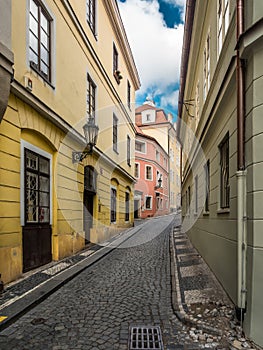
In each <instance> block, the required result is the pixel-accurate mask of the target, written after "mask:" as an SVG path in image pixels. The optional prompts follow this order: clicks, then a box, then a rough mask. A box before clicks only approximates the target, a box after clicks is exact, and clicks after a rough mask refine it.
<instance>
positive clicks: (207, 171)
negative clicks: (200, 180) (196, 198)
mask: <svg viewBox="0 0 263 350" xmlns="http://www.w3.org/2000/svg"><path fill="white" fill-rule="evenodd" d="M204 171H205V211H206V212H209V201H210V198H209V197H210V161H209V160H208V161H207V163H206V165H205V167H204Z"/></svg>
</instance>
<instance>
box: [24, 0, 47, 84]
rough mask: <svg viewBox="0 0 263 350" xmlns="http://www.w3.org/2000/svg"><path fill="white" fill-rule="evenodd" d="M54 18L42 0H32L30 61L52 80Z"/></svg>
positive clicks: (36, 69)
mask: <svg viewBox="0 0 263 350" xmlns="http://www.w3.org/2000/svg"><path fill="white" fill-rule="evenodd" d="M51 22H52V18H51V16H50V15H49V13H48V12H47V10H46V9H45V7H44V6H43V4H42V2H41V1H40V0H30V14H29V61H30V67H31V68H33V69H34V70H35V71H37V73H38V74H39V75H41V76H42V78H44V79H45V80H46V81H48V82H51Z"/></svg>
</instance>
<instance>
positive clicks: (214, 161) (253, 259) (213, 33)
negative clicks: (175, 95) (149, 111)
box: [177, 0, 263, 345]
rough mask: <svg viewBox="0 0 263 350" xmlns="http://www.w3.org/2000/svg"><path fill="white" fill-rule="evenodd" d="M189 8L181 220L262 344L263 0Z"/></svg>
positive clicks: (225, 0) (200, 2)
mask: <svg viewBox="0 0 263 350" xmlns="http://www.w3.org/2000/svg"><path fill="white" fill-rule="evenodd" d="M186 9H187V10H186V22H185V36H184V45H183V51H182V52H183V55H182V68H181V79H180V81H181V86H180V94H179V125H178V130H177V131H178V135H179V137H180V140H181V142H182V145H183V154H184V157H183V167H182V200H183V201H182V202H183V224H182V228H183V230H184V231H187V233H188V235H189V237H190V238H191V241H192V242H193V244H194V245H195V247H196V248H197V249H198V251H199V252H200V254H201V255H202V256H203V257H204V259H205V261H206V262H207V263H208V264H209V266H210V268H211V269H212V270H213V272H214V273H215V274H216V276H217V278H218V279H219V281H220V282H221V284H222V286H223V287H224V288H225V290H226V292H227V293H228V295H229V296H230V298H231V299H232V300H233V302H234V303H235V305H236V311H237V317H238V318H239V319H240V322H241V325H242V327H243V328H244V331H245V333H246V334H247V335H248V336H249V337H250V338H251V339H252V340H253V341H254V342H256V343H257V344H260V345H263V333H262V324H263V303H262V290H263V278H262V265H263V235H262V232H263V211H262V203H263V191H262V189H263V186H262V169H263V153H262V142H263V123H262V120H263V119H262V106H263V95H262V86H263V65H262V61H263V41H262V38H263V2H262V1H258V0H249V1H245V0H217V1H210V0H196V1H192V0H187V3H186Z"/></svg>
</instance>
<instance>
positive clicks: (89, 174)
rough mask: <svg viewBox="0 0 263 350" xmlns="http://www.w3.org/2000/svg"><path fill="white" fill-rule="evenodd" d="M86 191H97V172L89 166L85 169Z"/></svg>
mask: <svg viewBox="0 0 263 350" xmlns="http://www.w3.org/2000/svg"><path fill="white" fill-rule="evenodd" d="M84 189H85V190H87V191H90V192H94V193H96V191H97V172H96V171H95V169H94V168H92V167H91V166H89V165H88V166H85V167H84Z"/></svg>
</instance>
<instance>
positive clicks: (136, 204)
mask: <svg viewBox="0 0 263 350" xmlns="http://www.w3.org/2000/svg"><path fill="white" fill-rule="evenodd" d="M139 209H140V201H139V200H137V199H136V200H135V201H134V219H139Z"/></svg>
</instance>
